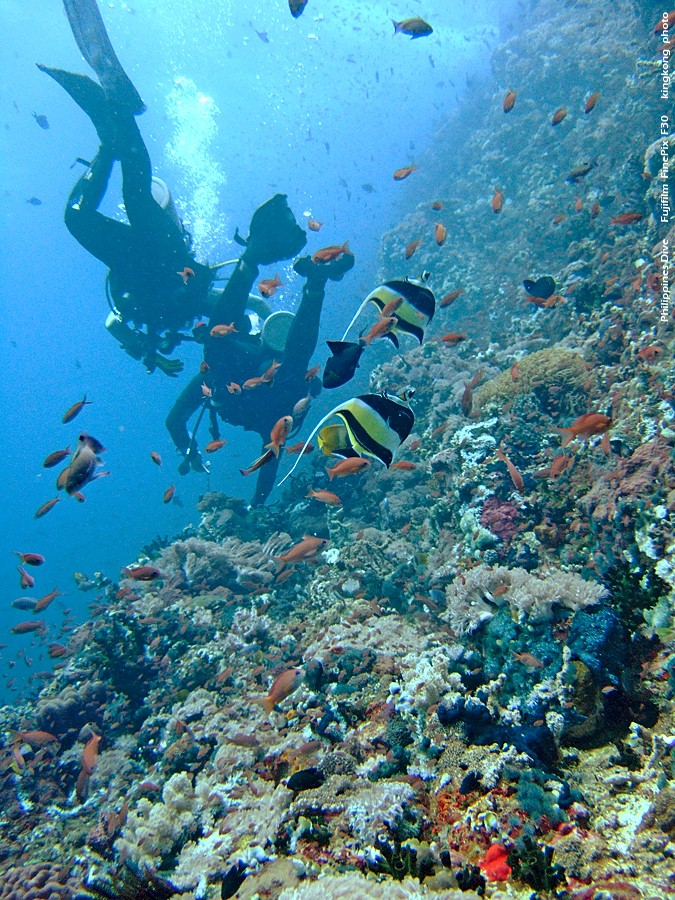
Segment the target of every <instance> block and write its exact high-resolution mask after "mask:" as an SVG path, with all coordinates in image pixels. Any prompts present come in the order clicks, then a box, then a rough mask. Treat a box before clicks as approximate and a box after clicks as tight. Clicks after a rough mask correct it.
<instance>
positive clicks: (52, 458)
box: [42, 445, 70, 469]
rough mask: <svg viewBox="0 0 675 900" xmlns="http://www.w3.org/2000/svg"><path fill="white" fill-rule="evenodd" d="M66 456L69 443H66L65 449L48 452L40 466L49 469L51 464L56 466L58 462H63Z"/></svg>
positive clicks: (68, 453)
mask: <svg viewBox="0 0 675 900" xmlns="http://www.w3.org/2000/svg"><path fill="white" fill-rule="evenodd" d="M66 456H70V445H68V446H67V447H66V449H65V450H55V451H54V452H53V453H50V454H49V456H48V457H47V458H46V459H45V461H44V462H43V463H42V467H43V468H44V469H51V468H52V467H53V466H58V464H59V463H60V462H63V460H64V459H65V458H66Z"/></svg>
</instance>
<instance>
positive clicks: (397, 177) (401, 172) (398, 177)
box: [392, 163, 417, 181]
mask: <svg viewBox="0 0 675 900" xmlns="http://www.w3.org/2000/svg"><path fill="white" fill-rule="evenodd" d="M415 171H417V166H416V165H415V163H413V164H412V165H411V166H404V167H403V168H402V169H397V170H396V171H395V172H394V174H393V175H392V178H393V179H394V181H403V179H404V178H407V177H408V175H410V174H411V173H412V172H415Z"/></svg>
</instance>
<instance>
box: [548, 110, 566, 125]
mask: <svg viewBox="0 0 675 900" xmlns="http://www.w3.org/2000/svg"><path fill="white" fill-rule="evenodd" d="M566 116H567V109H566V107H564V106H561V107H560V108H559V109H556V111H555V112H554V113H553V118H552V119H551V125H560V123H561V122H562V120H563V119H564V118H566Z"/></svg>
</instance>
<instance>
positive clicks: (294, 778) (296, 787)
mask: <svg viewBox="0 0 675 900" xmlns="http://www.w3.org/2000/svg"><path fill="white" fill-rule="evenodd" d="M325 780H326V776H325V775H324V774H323V772H322V771H321V769H317V768H316V766H310V768H309V769H301V770H300V771H299V772H294V773H293V774H292V775H291V777H290V778H289V779H288V781H287V782H286V787H287V788H288V789H289V791H309V790H311V789H312V788H318V787H321V785H322V784H323V783H324V781H325Z"/></svg>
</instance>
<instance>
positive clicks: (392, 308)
mask: <svg viewBox="0 0 675 900" xmlns="http://www.w3.org/2000/svg"><path fill="white" fill-rule="evenodd" d="M402 303H403V297H394V298H393V300H390V301H389V302H388V303H385V304H384V306H383V307H382V309H381V310H380V314H379V315H380V318H381V319H388V318H389V316H393V315H394V313H395V312H396V310H397V309H398V308H399V306H400V305H401V304H402Z"/></svg>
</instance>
